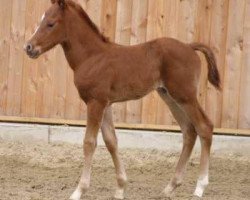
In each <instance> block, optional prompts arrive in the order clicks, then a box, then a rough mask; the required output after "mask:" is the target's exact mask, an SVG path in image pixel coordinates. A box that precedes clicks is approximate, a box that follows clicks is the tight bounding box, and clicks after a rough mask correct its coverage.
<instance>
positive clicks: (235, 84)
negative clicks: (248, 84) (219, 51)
mask: <svg viewBox="0 0 250 200" xmlns="http://www.w3.org/2000/svg"><path fill="white" fill-rule="evenodd" d="M245 3H246V2H245V1H233V0H230V2H229V16H228V32H227V48H226V55H225V56H226V63H225V72H224V87H223V107H222V109H223V111H222V126H223V127H225V128H237V123H238V120H237V117H238V112H239V106H238V105H239V95H240V92H239V91H240V78H241V68H242V56H243V25H244V15H245Z"/></svg>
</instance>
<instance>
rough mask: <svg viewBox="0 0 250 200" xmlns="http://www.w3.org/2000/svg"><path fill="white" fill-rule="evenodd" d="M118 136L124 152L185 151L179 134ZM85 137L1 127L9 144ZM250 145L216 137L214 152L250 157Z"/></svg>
mask: <svg viewBox="0 0 250 200" xmlns="http://www.w3.org/2000/svg"><path fill="white" fill-rule="evenodd" d="M116 132H117V137H118V140H119V147H121V148H147V149H148V148H150V149H159V150H167V151H172V152H180V151H181V148H182V134H180V133H167V132H154V131H135V130H116ZM84 133H85V128H84V127H70V126H48V125H33V124H12V123H0V140H6V141H20V142H25V143H30V142H32V143H33V142H46V143H60V142H67V143H71V144H82V143H83V142H82V141H83V137H84ZM249 144H250V137H239V136H221V135H215V136H214V142H213V148H212V151H213V152H216V151H220V152H225V153H240V154H245V153H248V154H250V153H249V152H250V145H249ZM98 145H100V146H103V145H104V142H103V140H102V136H101V134H99V136H98ZM195 151H196V152H197V151H200V144H199V142H196V145H195Z"/></svg>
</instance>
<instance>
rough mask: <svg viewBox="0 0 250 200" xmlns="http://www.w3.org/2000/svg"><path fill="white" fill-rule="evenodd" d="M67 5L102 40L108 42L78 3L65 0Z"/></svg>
mask: <svg viewBox="0 0 250 200" xmlns="http://www.w3.org/2000/svg"><path fill="white" fill-rule="evenodd" d="M67 5H69V6H71V7H72V8H73V9H75V10H76V11H77V12H78V14H79V15H80V16H81V17H82V19H83V20H84V21H85V22H87V24H88V25H89V26H90V28H91V29H92V30H93V31H94V32H95V33H96V34H97V35H98V36H99V37H100V38H101V39H102V40H103V41H104V42H109V39H108V38H107V37H105V36H104V35H103V34H102V33H101V32H100V30H99V29H98V28H97V26H96V25H95V24H94V23H93V22H92V20H91V19H90V18H89V16H88V15H87V13H86V12H85V11H84V10H83V8H82V7H81V6H80V5H78V4H77V3H75V2H73V1H67Z"/></svg>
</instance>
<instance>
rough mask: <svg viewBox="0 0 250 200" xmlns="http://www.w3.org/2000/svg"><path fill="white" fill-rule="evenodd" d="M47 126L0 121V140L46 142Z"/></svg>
mask: <svg viewBox="0 0 250 200" xmlns="http://www.w3.org/2000/svg"><path fill="white" fill-rule="evenodd" d="M48 128H49V126H42V125H29V124H9V123H0V140H5V141H18V142H24V143H30V142H48Z"/></svg>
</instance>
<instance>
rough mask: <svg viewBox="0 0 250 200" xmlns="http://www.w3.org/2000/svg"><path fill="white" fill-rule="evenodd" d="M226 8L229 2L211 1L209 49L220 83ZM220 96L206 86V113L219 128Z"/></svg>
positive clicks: (223, 60) (225, 37)
mask: <svg viewBox="0 0 250 200" xmlns="http://www.w3.org/2000/svg"><path fill="white" fill-rule="evenodd" d="M228 6H229V0H222V1H213V3H212V18H211V36H210V47H211V48H212V50H213V52H214V54H215V57H216V59H217V66H218V70H219V74H220V77H221V81H222V82H223V77H224V76H223V75H224V66H225V55H226V43H227V24H228V23H227V19H228ZM222 87H223V85H222ZM222 94H223V93H222V92H218V91H216V89H215V88H214V87H212V86H211V85H210V84H209V85H208V88H207V96H206V113H207V114H208V116H209V117H210V119H211V120H212V121H213V123H214V125H215V127H221V112H222V97H223V96H222Z"/></svg>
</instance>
